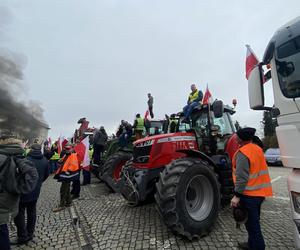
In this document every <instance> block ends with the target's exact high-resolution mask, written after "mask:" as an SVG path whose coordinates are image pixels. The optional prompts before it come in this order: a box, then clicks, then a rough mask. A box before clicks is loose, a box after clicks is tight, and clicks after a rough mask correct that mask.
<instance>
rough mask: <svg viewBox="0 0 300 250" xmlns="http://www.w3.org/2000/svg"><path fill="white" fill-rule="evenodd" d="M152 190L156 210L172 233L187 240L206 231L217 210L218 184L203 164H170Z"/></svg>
mask: <svg viewBox="0 0 300 250" xmlns="http://www.w3.org/2000/svg"><path fill="white" fill-rule="evenodd" d="M156 189H157V192H156V194H155V200H156V203H157V209H158V211H159V213H160V215H161V216H162V218H163V220H164V222H165V224H166V225H167V226H168V227H169V228H170V229H171V230H172V231H173V232H175V233H178V234H180V235H183V236H185V237H187V238H188V239H190V240H192V239H193V238H199V237H202V236H205V235H207V234H208V233H209V232H210V230H211V229H212V227H213V225H214V222H215V221H216V218H217V216H218V211H219V207H220V184H219V182H218V178H217V175H216V173H215V172H214V170H213V167H212V166H210V165H209V164H208V163H207V162H205V161H202V160H199V159H194V158H181V159H178V160H175V161H173V162H172V163H170V164H168V165H167V166H166V168H165V169H164V170H163V172H162V173H161V175H160V179H159V181H158V183H157V184H156Z"/></svg>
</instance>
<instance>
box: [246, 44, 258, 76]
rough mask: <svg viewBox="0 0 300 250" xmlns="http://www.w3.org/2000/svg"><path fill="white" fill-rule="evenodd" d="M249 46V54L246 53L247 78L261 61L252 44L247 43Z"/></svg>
mask: <svg viewBox="0 0 300 250" xmlns="http://www.w3.org/2000/svg"><path fill="white" fill-rule="evenodd" d="M246 47H247V54H246V79H247V80H248V79H249V76H250V73H251V71H252V70H253V68H254V67H255V66H256V65H257V64H258V63H259V61H258V59H257V57H256V55H255V54H254V52H253V50H252V49H251V47H250V45H246Z"/></svg>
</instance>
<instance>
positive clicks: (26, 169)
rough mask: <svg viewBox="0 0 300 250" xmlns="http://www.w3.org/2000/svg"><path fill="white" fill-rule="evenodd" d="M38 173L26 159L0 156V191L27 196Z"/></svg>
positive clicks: (33, 187) (35, 181)
mask: <svg viewBox="0 0 300 250" xmlns="http://www.w3.org/2000/svg"><path fill="white" fill-rule="evenodd" d="M38 178H39V176H38V172H37V170H36V168H35V167H34V165H33V163H32V162H31V161H29V160H27V159H26V158H18V157H15V156H10V155H4V154H0V191H6V192H8V193H11V194H19V195H21V194H28V193H30V192H32V191H33V190H34V189H35V187H36V184H37V182H38Z"/></svg>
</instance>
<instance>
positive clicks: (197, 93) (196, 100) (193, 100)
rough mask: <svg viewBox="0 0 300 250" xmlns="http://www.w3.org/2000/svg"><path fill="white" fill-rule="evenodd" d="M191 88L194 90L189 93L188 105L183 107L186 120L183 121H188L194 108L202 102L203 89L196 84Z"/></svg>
mask: <svg viewBox="0 0 300 250" xmlns="http://www.w3.org/2000/svg"><path fill="white" fill-rule="evenodd" d="M191 90H192V92H191V93H190V94H189V97H188V101H187V105H186V106H184V107H183V114H184V120H183V121H182V122H187V123H188V122H189V118H190V115H191V113H192V111H193V109H194V108H195V107H196V106H197V105H199V104H200V103H201V102H202V98H203V93H202V91H201V90H198V89H197V87H196V85H195V84H192V85H191Z"/></svg>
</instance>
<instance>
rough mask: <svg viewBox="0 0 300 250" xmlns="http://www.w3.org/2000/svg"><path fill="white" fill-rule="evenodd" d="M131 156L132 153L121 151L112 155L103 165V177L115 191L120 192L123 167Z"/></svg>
mask: <svg viewBox="0 0 300 250" xmlns="http://www.w3.org/2000/svg"><path fill="white" fill-rule="evenodd" d="M131 157H132V154H131V153H128V152H123V151H120V152H117V153H115V154H113V155H112V156H110V157H109V158H108V159H107V161H106V162H105V164H104V165H103V174H102V177H101V179H102V180H103V181H104V182H105V183H106V184H107V185H108V187H109V188H111V189H112V190H113V191H115V192H118V183H119V181H120V180H121V171H122V168H123V166H124V165H125V164H126V162H127V161H128V160H130V159H131Z"/></svg>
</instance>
